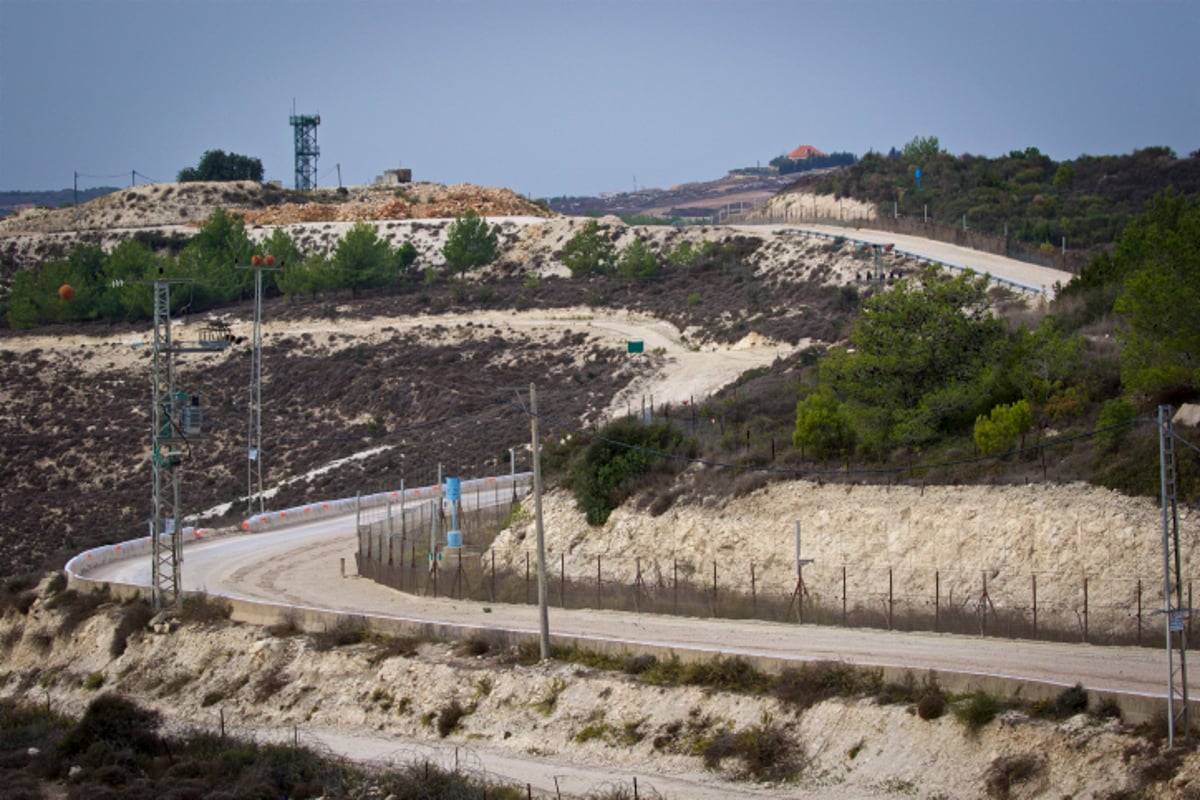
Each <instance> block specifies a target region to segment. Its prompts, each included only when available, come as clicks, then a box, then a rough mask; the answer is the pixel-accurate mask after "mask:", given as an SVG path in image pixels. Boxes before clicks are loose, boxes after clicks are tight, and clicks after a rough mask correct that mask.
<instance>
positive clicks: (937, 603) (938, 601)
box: [933, 569, 942, 633]
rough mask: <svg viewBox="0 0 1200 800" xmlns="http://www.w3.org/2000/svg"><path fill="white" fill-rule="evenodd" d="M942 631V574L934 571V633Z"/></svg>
mask: <svg viewBox="0 0 1200 800" xmlns="http://www.w3.org/2000/svg"><path fill="white" fill-rule="evenodd" d="M941 629H942V573H941V572H940V571H939V570H936V569H935V570H934V571H933V632H934V633H940V632H941Z"/></svg>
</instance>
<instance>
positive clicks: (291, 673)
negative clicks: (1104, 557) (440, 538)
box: [0, 586, 1200, 800]
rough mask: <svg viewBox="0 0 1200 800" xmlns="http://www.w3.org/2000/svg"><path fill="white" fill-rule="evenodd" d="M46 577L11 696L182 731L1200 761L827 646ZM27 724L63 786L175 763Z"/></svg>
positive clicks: (7, 681)
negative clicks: (546, 651) (579, 639)
mask: <svg viewBox="0 0 1200 800" xmlns="http://www.w3.org/2000/svg"><path fill="white" fill-rule="evenodd" d="M40 588H41V591H40V592H39V593H33V594H32V596H31V598H30V602H29V604H28V606H27V607H26V610H25V611H24V612H21V611H18V610H16V609H12V608H10V609H8V611H7V613H6V614H5V615H4V616H3V618H2V619H0V652H2V653H3V655H4V658H5V663H6V667H7V669H6V671H5V674H4V676H3V679H2V680H0V697H2V698H15V699H21V698H23V697H24V698H29V699H32V700H36V703H37V706H38V708H42V707H48V708H51V709H53V711H54V712H56V713H65V714H69V715H73V716H76V717H77V716H79V715H81V714H82V713H83V712H84V710H85V709H86V708H87V706H88V704H89V703H91V702H93V701H94V700H95V699H96V697H97V696H99V695H100V694H101V693H103V692H119V693H121V694H122V695H125V696H129V697H132V698H134V699H136V701H137V703H138V704H139V706H141V707H143V708H148V709H151V710H153V711H155V712H157V713H159V714H161V715H162V718H163V722H164V725H163V729H164V731H165V732H171V733H174V734H176V735H191V736H200V737H207V739H208V741H209V744H210V747H211V746H213V745H215V744H216V743H217V741H224V740H225V734H226V733H228V734H229V735H230V736H247V737H252V738H254V739H256V740H259V741H265V742H289V743H290V742H295V743H298V744H302V745H304V746H307V747H310V748H313V749H315V750H317V751H318V752H322V753H326V754H329V755H333V756H337V755H342V754H344V755H346V756H349V757H352V758H355V759H358V760H371V761H375V762H376V763H386V764H393V765H405V764H408V763H410V762H415V763H417V764H418V765H419V764H420V763H421V762H422V761H427V762H431V763H432V764H434V765H439V766H441V767H442V768H444V769H447V770H452V771H456V772H461V773H464V774H467V775H471V776H474V777H477V778H486V779H488V780H489V781H501V782H503V783H505V784H508V785H512V786H514V787H519V788H520V790H521V792H520V793H519V794H516V795H515V796H520V797H525V796H527V795H526V794H525V791H526V786H530V787H531V788H532V791H534V792H537V794H536V796H538V797H563V796H565V797H592V798H620V797H631V796H633V794H632V792H633V791H634V789H633V786H634V781H637V783H638V785H639V788H640V792H641V794H640V796H642V797H647V796H649V797H664V798H678V800H684V799H685V798H687V799H690V798H699V799H700V800H717V798H755V797H757V798H762V797H788V798H793V799H794V800H818V799H819V798H831V797H838V798H855V799H856V800H857V799H858V798H889V797H896V796H921V797H927V796H932V797H943V798H947V799H948V800H949V798H953V799H954V800H968V799H971V800H974V799H975V798H980V797H1014V798H1060V797H1063V796H1074V797H1129V798H1151V797H1154V798H1164V799H1165V800H1186V798H1190V797H1192V796H1193V794H1194V786H1195V783H1196V779H1197V774H1198V772H1200V764H1198V759H1197V755H1196V753H1195V751H1185V750H1183V749H1177V750H1175V751H1172V752H1168V751H1166V750H1165V748H1164V746H1163V743H1162V741H1161V737H1160V736H1158V734H1157V733H1156V732H1155V730H1154V729H1143V730H1141V731H1139V730H1135V729H1133V728H1131V727H1130V726H1127V725H1123V724H1121V722H1120V721H1119V720H1117V719H1113V718H1111V717H1105V716H1104V715H1103V714H1102V713H1100V712H1099V710H1097V712H1096V713H1093V714H1089V713H1084V712H1083V710H1082V709H1080V708H1079V707H1078V705H1077V704H1072V698H1073V695H1070V694H1067V693H1064V695H1063V697H1064V698H1065V699H1064V701H1063V702H1061V703H1057V704H1043V705H1042V706H1040V707H1037V706H1034V705H1033V704H1026V705H1024V706H1022V705H1021V703H1020V701H1019V699H1018V700H1017V702H1015V703H1014V705H1015V707H1014V708H1012V709H1003V708H1000V709H995V710H993V711H992V712H990V714H996V716H995V719H994V720H992V719H991V718H990V714H989V712H986V711H983V712H979V711H976V712H975V714H976V715H977V716H975V717H972V715H971V714H972V712H971V711H970V709H971V708H972V706H971V705H970V703H971V697H972V696H966V697H963V698H951V699H952V700H955V702H954V703H953V705H951V704H948V703H947V699H946V698H945V697H944V696H943V695H941V694H940V693H939V691H938V689H937V685H936V682H935V681H936V676H931V675H920V676H912V679H911V680H910V681H909V682H907V683H903V682H900V683H894V684H886V685H885V684H883V683H882V682H881V681H880V679H879V678H878V677H877V676H875V675H873V674H872V673H871V672H870V671H862V672H856V671H854V670H851V669H848V668H846V667H845V666H844V665H839V664H836V663H832V662H824V663H820V664H814V665H812V668H811V669H809V670H807V671H805V672H803V673H798V674H793V676H792V677H791V678H790V680H789V681H788V682H787V683H783V682H782V681H781V682H780V683H778V684H777V685H776V687H775V688H774V689H773V690H772V691H763V690H762V689H761V688H758V689H756V688H754V687H755V685H756V683H758V684H761V683H763V677H764V676H761V675H754V674H753V673H752V672H746V671H744V670H740V671H739V668H738V662H737V661H736V659H730V660H727V661H725V662H718V663H717V664H716V665H715V667H714V669H713V670H712V672H711V675H710V676H709V677H705V673H704V672H703V670H693V671H691V672H690V673H689V672H687V671H686V670H683V669H679V670H678V672H679V673H680V674H678V675H677V676H676V677H674V678H665V676H666V675H668V674H669V673H668V672H667V669H665V668H664V667H669V664H668V663H665V662H655V661H654V660H651V659H646V658H643V659H640V660H639V659H636V658H631V659H628V660H626V661H624V662H621V661H616V662H613V663H604V662H598V661H597V660H595V659H593V660H592V661H591V662H589V661H588V660H587V659H586V658H584V657H580V658H579V659H578V660H576V661H572V660H567V659H561V658H560V659H554V660H549V661H544V662H540V663H539V662H538V661H537V660H536V658H534V657H531V654H530V653H529V652H528V651H523V650H521V649H518V648H515V647H510V646H506V645H505V643H504V642H503V641H502V639H501V638H499V637H496V638H494V639H488V638H486V637H477V638H473V639H471V640H468V641H464V642H460V643H457V644H453V643H444V642H435V641H424V640H422V639H419V638H414V637H379V636H373V637H371V636H365V635H363V633H362V632H361V631H358V632H356V631H355V630H354V629H352V628H346V629H343V630H340V631H328V632H324V633H322V632H311V633H309V634H308V635H305V634H304V633H303V632H302V631H301V630H299V629H298V628H297V627H296V626H294V625H293V626H288V625H286V624H284V625H277V626H271V627H265V628H264V627H257V626H251V625H234V624H230V623H229V622H227V621H225V620H224V619H222V616H221V612H220V609H219V607H216V606H213V605H209V606H207V607H205V606H200V607H198V608H196V609H193V610H190V611H189V614H188V616H189V617H190V619H189V621H187V622H185V623H184V624H183V625H182V626H178V627H177V626H159V627H158V628H157V629H155V630H154V631H151V630H144V629H143V628H142V626H141V625H138V624H137V622H136V621H137V620H138V619H139V618H140V619H143V620H144V619H145V614H146V611H147V610H146V608H145V607H144V606H143V605H141V604H139V603H133V604H129V603H126V604H119V603H116V602H112V601H111V600H110V599H108V598H104V597H99V598H89V597H86V596H85V597H78V598H72V597H69V596H66V595H65V594H64V593H61V592H60V593H58V594H55V593H54V592H53V591H51V590H49V589H48V588H47V587H45V586H43V587H40ZM39 595H40V596H39ZM721 663H724V665H725V667H724V672H722V667H721ZM689 675H690V676H691V677H688V676H689ZM718 682H719V683H721V684H722V685H714V684H716V683H718ZM931 682H932V683H931ZM973 697H979V695H973ZM984 697H985V699H986V695H984ZM1085 699H1086V698H1085ZM939 700H940V702H938V701H939ZM1059 706H1061V708H1060V707H1059ZM980 707H981V708H982V704H981V705H980ZM985 714H986V715H988V716H984V715H985ZM973 719H974V720H975V721H972V720H973ZM979 720H982V722H979ZM31 732H32V731H29V730H25V729H16V730H13V731H12V732H11V733H10V734H9V735H10V737H12V738H16V737H18V736H20V735H21V734H25V735H28V734H29V733H31ZM218 735H219V736H220V739H219V740H218ZM28 744H29V742H25V743H24V746H21V747H19V748H18V747H11V748H7V749H6V752H5V763H4V767H3V769H4V772H3V774H4V776H5V779H6V781H8V784H7V785H9V786H11V787H14V788H15V787H17V786H22V787H24V786H25V785H26V781H27V780H28V779H29V777H30V776H31V775H39V769H38V768H39V766H42V767H43V769H42V770H40V777H42V779H43V780H45V779H46V778H49V779H50V780H51V781H52V782H50V783H48V785H47V786H46V788H47V789H49V790H50V791H56V790H59V789H61V788H62V787H64V786H65V787H67V788H69V789H71V790H74V791H79V790H80V789H88V788H91V787H92V786H95V785H97V784H103V783H107V784H109V785H110V786H111V785H112V784H113V783H116V784H117V785H118V786H119V787H120V788H121V789H122V790H124V794H123V796H126V797H139V798H140V797H144V796H151V795H149V794H141V793H135V792H140V791H144V790H145V788H146V786H147V782H148V780H152V779H153V777H155V776H154V775H153V774H146V773H145V772H143V773H142V775H140V776H136V777H133V776H131V777H130V778H126V773H127V772H135V773H136V772H137V771H136V770H130V769H129V759H128V758H125V759H120V760H118V759H113V763H111V764H105V763H103V762H100V763H97V762H98V761H99V759H98V758H97V756H99V755H101V754H102V753H103V752H104V751H103V749H101V748H99V747H98V748H97V752H96V753H91V754H86V755H85V754H77V755H75V756H74V757H73V758H72V760H71V761H69V762H67V763H68V764H71V765H75V768H74V769H72V771H71V773H70V775H71V777H70V780H67V778H66V775H65V774H63V775H55V774H51V775H49V776H47V775H46V774H45V772H46V770H45V769H44V764H45V762H46V761H50V760H51V759H48V758H45V757H39V755H38V754H37V753H36V752H31V751H29V750H28ZM38 744H43V743H42V742H40V741H39V742H38ZM246 750H247V749H245V748H243V749H241V750H240V751H239V752H237V753H229V754H228V755H227V756H226V757H224V758H223V759H222V764H223V765H225V766H226V767H227V769H226V770H224V771H223V772H224V773H225V774H224V775H223V777H225V780H227V781H229V780H232V781H236V780H237V779H238V778H239V777H240V776H239V772H240V771H241V770H242V769H243V768H244V766H245V764H246V763H247V762H248V760H249V759H248V756H249V753H248V752H247V751H246ZM48 751H49V752H48V753H47V755H49V754H50V753H53V750H52V749H50V748H48ZM235 756H237V757H238V758H237V760H234V757H235ZM274 756H275V759H274V762H273V764H272V766H273V767H274V769H273V771H272V773H271V777H273V778H275V779H276V780H278V781H281V782H286V781H287V780H288V779H289V778H290V779H291V780H293V781H294V780H295V778H294V777H293V776H295V775H297V774H304V772H303V770H304V767H305V765H306V763H307V762H306V761H304V760H302V759H301V757H302V756H303V754H302V753H298V752H295V751H291V750H288V749H285V748H280V749H279V750H277V751H276V752H275V753H274ZM55 760H60V759H55ZM187 766H188V767H190V769H187V771H186V772H185V771H184V769H185V768H184V767H172V770H171V772H170V773H168V775H169V776H170V778H169V779H170V780H171V781H172V783H171V786H172V787H173V789H174V790H179V789H180V788H181V785H185V786H186V787H187V788H188V789H189V790H190V791H193V792H197V794H196V795H192V796H202V795H200V794H199V792H200V791H207V789H208V786H209V785H210V784H209V785H206V784H205V783H203V782H201V781H200V780H199V779H200V778H201V775H202V772H201V771H200V770H198V769H196V766H195V765H194V764H189V765H187ZM308 766H309V768H310V769H311V766H312V765H311V764H309V765H308ZM66 768H67V765H66V764H64V766H63V771H64V773H65V771H66ZM154 773H157V771H154ZM313 777H315V778H316V779H318V780H319V778H320V776H313ZM126 781H128V782H126ZM184 782H186V783H184ZM323 788H324V789H325V792H326V793H325V794H323V795H322V796H338V795H337V794H336V788H337V787H334V786H325V787H323ZM106 790H107V787H101V788H97V789H96V791H98V792H99V791H106ZM260 791H261V789H260ZM21 796H39V795H21ZM158 796H161V795H158ZM355 796H375V795H371V794H365V795H364V794H356V795H355ZM406 796H407V795H406ZM422 796H429V795H422ZM436 796H444V795H436ZM472 796H477V795H472ZM508 796H513V795H508Z"/></svg>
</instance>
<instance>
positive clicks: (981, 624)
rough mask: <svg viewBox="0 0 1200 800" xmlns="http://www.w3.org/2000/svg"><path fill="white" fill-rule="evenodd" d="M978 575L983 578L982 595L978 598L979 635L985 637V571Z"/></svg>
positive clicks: (986, 602) (986, 600)
mask: <svg viewBox="0 0 1200 800" xmlns="http://www.w3.org/2000/svg"><path fill="white" fill-rule="evenodd" d="M979 574H980V576H982V578H983V594H981V595H980V596H979V635H980V636H987V604H988V593H987V570H980V573H979Z"/></svg>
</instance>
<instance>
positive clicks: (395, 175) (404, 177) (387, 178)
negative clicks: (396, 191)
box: [375, 169, 412, 186]
mask: <svg viewBox="0 0 1200 800" xmlns="http://www.w3.org/2000/svg"><path fill="white" fill-rule="evenodd" d="M402 183H412V170H411V169H385V170H384V171H383V174H382V175H376V176H375V185H376V186H399V185H400V184H402Z"/></svg>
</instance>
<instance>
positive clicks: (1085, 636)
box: [1083, 575, 1088, 644]
mask: <svg viewBox="0 0 1200 800" xmlns="http://www.w3.org/2000/svg"><path fill="white" fill-rule="evenodd" d="M1087 640H1088V579H1087V575H1084V576H1083V642H1084V644H1087Z"/></svg>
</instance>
